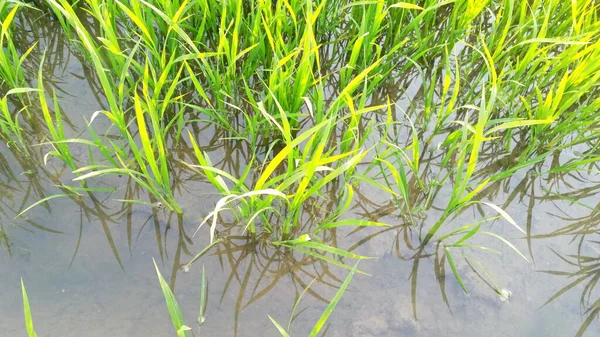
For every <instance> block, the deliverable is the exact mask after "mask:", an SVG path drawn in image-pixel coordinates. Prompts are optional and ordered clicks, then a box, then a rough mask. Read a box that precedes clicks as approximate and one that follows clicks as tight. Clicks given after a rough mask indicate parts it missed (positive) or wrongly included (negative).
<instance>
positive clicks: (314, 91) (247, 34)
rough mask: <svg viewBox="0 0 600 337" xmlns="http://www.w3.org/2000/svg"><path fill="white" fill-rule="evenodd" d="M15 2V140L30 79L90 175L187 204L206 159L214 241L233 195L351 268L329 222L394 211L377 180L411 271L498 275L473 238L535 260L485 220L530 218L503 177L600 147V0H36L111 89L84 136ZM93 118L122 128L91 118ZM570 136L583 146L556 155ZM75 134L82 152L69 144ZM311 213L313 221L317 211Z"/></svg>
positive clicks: (44, 112) (11, 54)
mask: <svg viewBox="0 0 600 337" xmlns="http://www.w3.org/2000/svg"><path fill="white" fill-rule="evenodd" d="M20 6H24V5H22V4H20V3H17V2H8V1H3V2H0V17H1V18H2V31H1V33H0V46H2V48H3V49H4V50H6V52H5V53H4V55H3V56H2V57H3V58H0V75H1V76H2V80H3V84H2V86H6V87H9V88H10V90H7V91H6V94H5V95H3V96H2V97H3V98H2V100H0V109H1V111H0V112H1V113H2V114H1V116H0V132H1V135H2V137H3V140H5V141H6V142H7V143H8V142H10V141H12V142H14V143H15V144H19V146H20V147H23V148H26V147H27V145H28V144H27V140H26V139H25V137H23V135H22V128H21V123H22V122H21V119H20V111H21V110H19V109H18V108H16V107H15V105H14V104H11V103H10V102H8V101H7V98H8V97H11V96H13V95H23V97H27V98H28V100H26V99H23V101H24V102H25V101H27V102H32V101H33V99H34V98H35V100H36V101H38V102H39V105H40V112H41V116H42V117H43V121H44V123H45V124H46V128H47V140H48V141H47V142H44V144H43V145H49V146H51V147H52V150H51V151H50V152H49V155H52V156H55V157H57V158H59V159H60V160H62V161H63V162H64V163H65V165H66V167H68V168H69V169H70V170H71V172H72V173H73V174H74V175H75V177H74V180H75V181H81V182H82V186H83V187H82V188H83V189H85V188H86V187H85V186H86V185H85V184H86V183H87V182H89V181H92V180H102V179H103V178H106V177H108V176H118V177H122V176H125V177H126V178H127V179H130V180H131V181H133V182H135V184H136V185H137V186H138V187H139V188H141V189H143V190H144V191H145V192H147V193H148V199H149V200H151V201H152V203H154V202H160V204H161V205H164V206H165V207H166V208H167V209H169V210H170V211H172V212H176V213H182V212H183V210H182V208H181V207H180V200H178V198H179V196H178V193H177V186H176V182H175V181H176V175H177V173H176V172H177V170H180V169H182V168H183V169H185V170H186V172H189V173H190V174H197V176H200V177H201V179H203V180H204V181H206V182H208V183H209V184H210V185H211V186H212V188H214V191H215V193H217V194H218V195H219V197H220V199H219V200H218V201H217V202H216V204H215V206H214V208H213V209H212V211H210V213H209V214H208V215H206V216H205V217H204V218H203V219H202V220H201V221H200V223H199V224H198V229H200V228H201V227H203V226H204V225H205V224H208V227H209V229H208V234H207V235H209V237H210V241H211V244H215V242H217V241H218V240H219V238H218V233H219V226H220V225H221V219H222V215H223V214H224V213H225V212H230V213H231V214H233V216H234V218H235V221H236V224H237V225H238V229H239V230H238V231H237V233H236V234H248V235H249V236H250V237H252V238H257V237H263V238H267V240H266V241H268V243H270V244H272V245H273V246H276V247H277V248H275V249H280V248H281V249H286V248H293V249H296V250H297V251H299V252H301V253H304V254H308V255H312V256H316V257H318V258H321V259H323V260H324V261H326V262H328V263H332V264H336V265H338V266H341V267H343V268H346V269H348V270H352V271H355V268H356V267H354V268H352V267H350V266H349V265H347V264H345V263H342V262H340V261H339V260H336V259H332V258H330V257H329V256H328V254H332V255H335V256H337V257H339V258H356V259H363V258H365V257H364V256H361V255H358V254H355V253H353V252H352V251H351V249H348V250H345V249H342V248H340V247H335V246H333V245H329V244H326V243H324V242H322V241H321V240H320V239H319V234H320V233H322V232H323V231H325V230H328V229H332V228H339V227H346V228H355V227H378V226H388V225H390V224H384V223H380V222H377V221H373V220H365V219H356V216H354V214H352V207H353V205H354V204H355V203H356V200H355V198H354V196H355V191H357V190H360V189H361V188H365V189H372V190H374V191H376V192H374V193H376V194H378V195H379V194H382V195H384V196H385V197H386V198H388V199H389V200H390V205H392V209H393V211H392V212H391V213H393V214H395V215H398V217H399V219H401V220H402V221H404V222H406V223H408V224H409V228H410V230H413V231H415V232H417V233H418V235H416V237H417V238H416V239H415V241H417V242H411V244H410V245H408V246H410V247H411V249H413V248H414V247H416V248H414V249H413V250H414V252H415V254H414V260H415V262H414V269H413V271H415V273H414V275H416V271H417V269H418V266H419V264H418V259H419V258H420V257H421V256H426V255H428V254H429V255H435V256H436V258H435V260H436V261H435V263H436V273H438V272H439V274H443V275H441V276H442V277H445V269H444V268H445V267H446V266H448V267H449V269H450V272H449V273H448V274H450V273H451V274H452V275H453V277H454V278H455V279H456V281H457V282H458V284H459V285H460V287H461V288H462V289H463V290H464V291H465V292H467V291H468V285H466V284H465V283H464V281H463V278H462V276H461V274H460V272H459V268H458V266H459V265H460V263H461V261H463V260H464V261H465V262H466V263H467V264H468V265H469V266H471V267H472V269H473V270H474V271H475V272H476V273H477V271H476V269H477V268H474V267H473V266H477V267H479V268H478V269H479V270H480V271H483V272H485V274H486V275H487V276H489V274H488V273H487V271H486V270H485V266H484V265H485V263H480V262H479V261H478V260H475V259H474V258H472V257H470V255H467V252H471V251H476V252H498V250H497V249H496V248H495V247H494V246H493V243H490V241H491V242H494V241H495V242H497V243H499V244H502V245H504V246H505V247H508V248H509V249H510V250H511V251H513V252H514V253H515V254H516V256H520V257H522V258H524V259H525V260H528V259H527V257H526V256H525V255H524V254H522V253H521V251H520V249H519V248H518V247H519V244H517V243H514V242H511V241H509V240H508V239H507V238H505V237H503V236H501V235H499V234H497V232H495V231H493V230H492V229H490V227H491V224H493V223H495V222H502V223H503V224H506V225H508V226H511V227H510V229H511V230H512V231H514V233H515V234H517V235H521V234H526V235H529V234H530V233H528V231H530V229H529V228H528V229H527V231H526V230H525V229H523V227H522V226H521V225H520V224H518V223H517V221H515V220H514V219H513V217H511V215H510V210H509V209H503V208H502V207H500V206H499V205H497V204H496V203H494V200H493V193H492V192H490V190H491V186H493V184H495V183H498V182H500V181H503V180H506V179H509V178H510V177H511V176H512V175H513V174H515V173H516V172H522V171H525V170H532V172H531V174H535V175H552V174H558V173H564V172H570V171H579V170H590V168H589V165H593V164H594V163H596V162H597V161H598V159H600V156H599V155H598V146H599V141H600V133H599V131H598V130H600V128H599V126H600V125H599V124H598V123H599V121H600V99H599V98H598V88H599V85H598V84H599V83H600V63H598V62H597V61H598V59H600V40H599V37H600V20H598V15H599V14H598V13H599V9H600V4H598V3H596V2H595V1H593V0H584V1H559V0H551V1H544V0H532V1H514V0H487V1H475V0H443V1H438V0H422V1H388V0H374V1H349V0H331V1H318V0H284V1H272V0H256V1H242V0H230V1H216V0H184V1H156V0H130V1H122V0H82V1H77V2H71V1H67V0H45V1H43V2H42V4H40V6H39V7H40V8H43V9H44V10H45V12H46V13H51V15H53V17H54V18H55V19H56V20H58V22H59V23H60V25H61V27H62V29H63V31H64V33H65V34H66V35H67V36H68V37H69V39H70V40H71V43H72V45H73V48H75V49H77V50H78V51H79V52H80V53H81V55H83V57H84V58H85V59H86V60H87V61H88V63H89V64H88V67H89V69H90V70H91V71H92V72H93V73H94V75H95V76H96V78H97V82H98V84H99V85H98V87H99V90H100V91H101V96H102V97H103V99H104V101H103V104H104V106H103V107H102V109H100V110H99V111H84V112H83V116H84V118H85V121H86V127H87V130H85V131H86V132H84V133H82V134H80V135H79V136H78V137H77V138H68V137H67V136H66V135H65V132H64V130H63V129H62V116H63V115H64V113H63V111H62V110H61V109H60V104H59V101H60V98H59V97H58V96H57V95H56V94H55V92H54V91H52V90H50V88H47V87H46V86H44V78H43V77H44V76H43V71H42V65H43V63H44V59H43V58H42V59H40V60H39V64H36V66H38V69H40V70H39V73H38V76H37V87H36V88H35V89H25V87H26V85H24V77H23V76H24V75H23V72H22V69H21V64H22V63H23V62H24V60H27V56H28V54H29V53H30V51H31V49H28V50H27V51H25V52H22V53H19V52H18V51H17V49H16V48H15V45H14V41H12V40H11V30H10V27H11V24H12V23H13V21H14V19H15V14H16V13H17V11H18V9H19V8H20ZM48 15H50V14H48ZM12 64H16V65H17V66H16V67H12ZM9 65H11V66H9ZM48 97H52V99H51V100H50V99H49V98H48ZM99 119H103V120H104V121H108V124H109V127H108V128H107V129H105V130H100V129H99V128H97V125H98V124H99V123H98V120H99ZM206 126H210V127H212V128H214V129H213V130H219V132H220V133H219V138H220V139H221V141H224V142H240V143H243V144H245V145H247V147H246V149H247V151H246V152H247V153H245V158H249V160H248V161H247V162H241V163H237V164H238V165H237V166H238V167H241V170H240V171H239V172H232V171H231V170H229V169H228V168H227V167H224V166H223V165H219V164H218V163H215V161H214V157H213V158H211V156H212V155H211V152H210V151H208V149H207V147H208V144H206V143H205V142H204V139H206V138H205V137H204V136H206V133H207V131H206V129H205V127H206ZM575 146H578V147H584V148H585V150H584V153H583V155H581V156H580V157H578V158H575V159H573V160H570V161H569V162H567V163H563V164H560V165H559V164H556V163H549V162H551V161H553V159H554V158H557V157H556V156H557V153H561V151H568V150H570V149H572V148H574V147H575ZM73 147H85V148H87V150H88V151H87V153H88V154H89V155H88V157H87V158H73V156H72V151H71V149H72V148H73ZM499 157H501V158H500V159H502V160H501V161H500V160H496V159H498V158H499ZM548 167H549V168H548ZM72 189H73V188H72ZM43 201H44V200H42V201H40V203H41V202H43ZM121 201H124V202H129V203H142V204H144V203H149V202H148V200H137V199H135V198H134V197H133V196H132V197H131V198H130V199H122V200H121ZM34 205H35V204H34ZM317 210H318V211H321V212H317ZM466 210H472V211H473V214H475V215H474V216H469V217H465V214H467V213H466V212H465V211H466ZM316 213H319V215H318V216H317V215H316ZM488 213H491V215H489V214H488ZM465 218H466V220H464V219H465ZM309 219H310V221H312V222H311V224H312V223H314V226H303V224H304V223H308V222H309ZM315 219H316V220H315ZM229 232H230V233H231V232H232V231H231V230H229ZM263 234H264V235H263ZM483 238H488V239H493V240H486V241H484V242H485V243H484V244H481V241H480V240H484V239H483ZM202 253H203V252H201V254H202ZM471 262H474V263H471ZM441 271H444V272H441ZM490 277H491V276H490ZM161 283H164V280H162V278H161ZM415 283H416V282H415ZM491 284H494V285H495V286H494V287H493V288H494V291H496V292H500V290H501V289H500V287H499V286H497V285H496V284H495V282H491ZM163 290H164V291H166V290H165V288H164V287H163ZM167 290H168V289H167ZM415 293H416V291H414V290H413V295H414V294H415ZM167 295H168V292H166V295H165V296H166V297H169V296H170V297H172V294H171V295H169V296H167ZM444 296H445V295H444ZM169 301H170V303H171V304H169V305H170V308H171V317H172V318H173V317H175V318H177V319H176V321H177V322H176V323H177V324H175V325H176V326H175V329H176V330H177V333H178V335H180V336H183V335H185V334H186V331H187V328H186V327H185V326H184V325H183V322H182V321H181V319H180V316H181V314H180V313H179V312H178V309H177V308H176V304H175V303H174V302H173V299H172V298H171V299H170V300H168V301H167V302H169ZM178 317H179V318H178ZM276 326H277V327H278V329H279V330H280V332H281V333H282V335H287V332H286V331H285V329H283V328H282V327H281V326H280V325H278V324H276Z"/></svg>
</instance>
